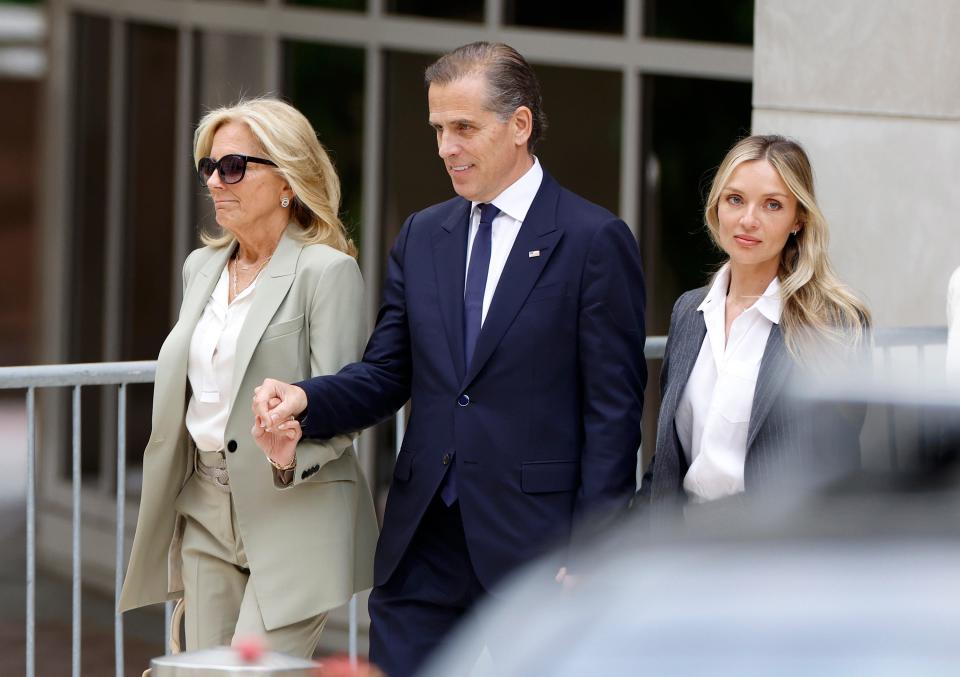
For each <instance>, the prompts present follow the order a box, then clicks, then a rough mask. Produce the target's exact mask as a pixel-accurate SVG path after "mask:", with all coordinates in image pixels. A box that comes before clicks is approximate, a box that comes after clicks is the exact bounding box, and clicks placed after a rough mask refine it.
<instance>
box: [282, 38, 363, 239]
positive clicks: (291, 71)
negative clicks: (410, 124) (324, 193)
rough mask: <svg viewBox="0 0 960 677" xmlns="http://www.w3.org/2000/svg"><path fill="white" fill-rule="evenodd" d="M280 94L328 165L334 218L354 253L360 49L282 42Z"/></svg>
mask: <svg viewBox="0 0 960 677" xmlns="http://www.w3.org/2000/svg"><path fill="white" fill-rule="evenodd" d="M283 54H284V92H285V94H286V97H287V100H288V101H290V103H291V104H293V105H294V106H296V107H297V108H298V109H299V110H300V112H302V113H303V114H304V115H306V116H307V119H308V120H310V123H311V124H312V125H313V128H314V129H315V130H316V131H317V135H318V136H319V137H320V141H321V143H323V146H324V148H326V149H327V152H328V153H329V154H330V156H331V158H332V159H333V162H334V165H335V166H336V169H337V174H338V175H339V177H340V186H341V193H342V200H341V207H340V218H341V219H342V220H343V222H344V224H345V225H346V226H347V228H348V229H349V231H350V236H351V237H352V238H353V241H354V243H355V244H356V245H357V249H359V248H360V234H361V231H360V225H361V223H362V214H361V205H362V199H363V193H362V188H363V166H362V160H363V74H364V52H363V50H362V49H350V48H343V47H330V46H326V45H318V44H313V43H307V42H287V43H285V44H284V48H283Z"/></svg>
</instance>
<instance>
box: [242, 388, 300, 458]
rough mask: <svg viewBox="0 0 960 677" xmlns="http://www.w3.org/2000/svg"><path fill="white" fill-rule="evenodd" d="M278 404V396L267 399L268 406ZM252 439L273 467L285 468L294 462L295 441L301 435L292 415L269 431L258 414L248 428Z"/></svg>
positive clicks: (295, 455)
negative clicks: (250, 427) (251, 426)
mask: <svg viewBox="0 0 960 677" xmlns="http://www.w3.org/2000/svg"><path fill="white" fill-rule="evenodd" d="M278 404H280V398H278V397H275V398H273V399H271V400H270V401H269V405H270V408H271V409H272V408H273V407H276V406H277V405H278ZM250 434H251V435H253V441H254V442H256V443H257V446H258V447H260V449H261V450H262V451H263V453H264V454H266V456H267V459H268V460H269V461H270V462H271V463H272V464H273V465H274V467H276V468H278V469H280V468H286V467H287V466H292V465H295V464H296V461H297V442H299V441H300V438H301V437H303V431H302V430H301V429H300V423H299V422H298V421H297V419H295V418H293V417H292V416H291V417H289V418H287V419H286V420H285V421H283V422H282V423H280V424H276V425H274V426H273V427H272V428H271V429H270V430H269V431H268V430H267V429H266V428H265V427H264V426H263V422H262V420H261V418H260V417H259V416H254V421H253V428H252V429H251V430H250Z"/></svg>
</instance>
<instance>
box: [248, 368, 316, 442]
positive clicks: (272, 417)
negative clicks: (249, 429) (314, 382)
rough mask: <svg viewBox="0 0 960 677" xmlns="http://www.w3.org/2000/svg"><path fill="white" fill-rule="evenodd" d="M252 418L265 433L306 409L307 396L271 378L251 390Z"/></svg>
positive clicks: (298, 389) (300, 390) (297, 389)
mask: <svg viewBox="0 0 960 677" xmlns="http://www.w3.org/2000/svg"><path fill="white" fill-rule="evenodd" d="M252 408H253V417H254V419H256V421H257V425H259V426H261V427H262V428H264V429H265V430H266V431H267V432H274V430H273V428H274V426H277V427H281V428H282V425H283V424H284V422H285V421H289V420H290V418H291V417H294V416H298V415H299V414H300V412H302V411H303V410H304V409H306V408H307V394H306V393H305V392H303V389H302V388H299V387H297V386H295V385H290V384H289V383H284V382H283V381H277V380H275V379H272V378H268V379H264V381H263V383H261V384H260V385H259V386H257V387H256V388H254V389H253V407H252Z"/></svg>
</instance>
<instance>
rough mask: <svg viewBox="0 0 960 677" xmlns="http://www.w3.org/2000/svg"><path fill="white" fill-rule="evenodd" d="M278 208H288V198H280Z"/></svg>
mask: <svg viewBox="0 0 960 677" xmlns="http://www.w3.org/2000/svg"><path fill="white" fill-rule="evenodd" d="M280 206H281V207H283V208H287V207H289V206H290V198H288V197H286V196H284V197H282V198H280Z"/></svg>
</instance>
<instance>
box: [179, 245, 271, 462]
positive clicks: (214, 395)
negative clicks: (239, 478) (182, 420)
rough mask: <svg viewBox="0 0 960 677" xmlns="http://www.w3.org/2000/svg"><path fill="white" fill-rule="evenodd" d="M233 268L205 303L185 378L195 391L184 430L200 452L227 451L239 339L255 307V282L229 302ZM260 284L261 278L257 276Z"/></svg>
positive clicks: (191, 344) (226, 268) (224, 273)
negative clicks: (249, 313)
mask: <svg viewBox="0 0 960 677" xmlns="http://www.w3.org/2000/svg"><path fill="white" fill-rule="evenodd" d="M228 269H229V264H228V265H227V266H224V268H223V272H222V273H220V280H219V281H218V282H217V286H216V287H215V288H214V290H213V293H212V294H211V295H210V299H209V300H208V301H207V305H206V307H205V308H204V309H203V314H202V315H201V316H200V321H199V322H197V326H196V328H195V329H194V330H193V336H192V337H191V339H190V353H189V357H188V359H187V378H188V379H189V380H190V389H191V390H192V391H193V392H192V394H191V396H190V402H189V403H188V404H187V417H186V424H187V430H188V431H189V432H190V436H191V437H192V438H193V441H194V443H195V444H196V445H197V449H200V450H201V451H218V450H220V449H223V447H224V440H223V437H224V434H225V432H226V429H227V418H228V417H229V416H230V402H229V399H230V393H231V392H232V391H233V365H234V358H235V355H236V351H237V338H238V337H239V336H240V330H241V329H242V328H243V322H244V320H246V319H247V313H248V312H250V305H251V304H252V303H253V290H254V288H255V287H256V284H257V280H254V281H253V282H251V283H250V286H248V287H247V288H246V289H244V290H243V291H242V292H240V293H239V294H238V295H237V298H235V299H234V300H233V303H230V302H229V298H230V297H229V285H230V274H229V272H228ZM258 279H259V275H258Z"/></svg>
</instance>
